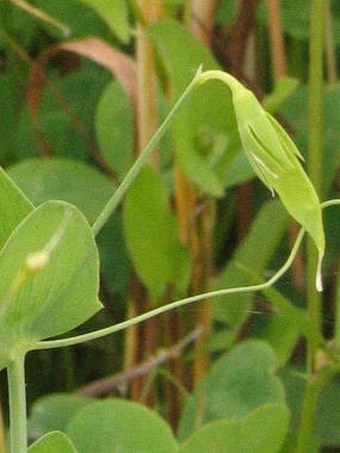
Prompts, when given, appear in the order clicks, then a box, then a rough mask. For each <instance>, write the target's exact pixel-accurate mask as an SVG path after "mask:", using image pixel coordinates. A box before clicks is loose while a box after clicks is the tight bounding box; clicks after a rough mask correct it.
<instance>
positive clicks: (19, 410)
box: [7, 355, 27, 453]
mask: <svg viewBox="0 0 340 453" xmlns="http://www.w3.org/2000/svg"><path fill="white" fill-rule="evenodd" d="M7 377H8V393H9V409H10V438H11V441H10V442H11V443H10V445H11V453H26V452H27V422H26V389H25V356H24V355H18V357H16V358H15V359H14V360H13V361H12V362H10V364H9V365H8V367H7Z"/></svg>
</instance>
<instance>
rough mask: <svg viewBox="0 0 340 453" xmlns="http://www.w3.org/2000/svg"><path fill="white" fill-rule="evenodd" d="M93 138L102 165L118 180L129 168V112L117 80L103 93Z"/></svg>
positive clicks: (131, 140)
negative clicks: (102, 161) (109, 169)
mask: <svg viewBox="0 0 340 453" xmlns="http://www.w3.org/2000/svg"><path fill="white" fill-rule="evenodd" d="M96 135H97V140H98V143H99V147H100V151H101V153H102V155H103V156H104V159H105V161H106V162H107V163H108V165H110V167H111V168H113V169H114V170H115V171H116V172H117V174H118V176H119V178H121V179H122V178H123V177H124V176H125V174H126V173H127V171H128V170H129V168H130V166H131V164H132V149H133V127H132V111H131V106H130V103H129V100H128V97H127V95H126V92H125V91H124V90H123V88H122V87H121V86H120V84H119V82H117V81H116V80H114V81H112V82H111V83H110V84H109V85H108V86H107V87H106V89H105V91H104V93H103V95H102V97H101V99H100V101H99V104H98V107H97V113H96Z"/></svg>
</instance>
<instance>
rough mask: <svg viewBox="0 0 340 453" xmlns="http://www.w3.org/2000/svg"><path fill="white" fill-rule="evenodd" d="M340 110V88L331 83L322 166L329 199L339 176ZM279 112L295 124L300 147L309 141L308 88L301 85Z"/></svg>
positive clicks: (325, 115) (323, 181)
mask: <svg viewBox="0 0 340 453" xmlns="http://www.w3.org/2000/svg"><path fill="white" fill-rule="evenodd" d="M339 109H340V87H339V86H337V85H336V86H330V87H327V88H326V89H325V93H324V117H325V118H324V123H323V142H324V153H323V156H322V157H323V159H322V162H320V165H322V167H323V172H322V184H323V190H322V193H323V194H324V197H325V198H327V194H328V192H329V189H330V187H331V185H332V182H333V181H334V178H335V177H336V175H337V171H338V168H339V163H340V145H339V143H340V129H339V124H338V112H339ZM280 113H281V114H282V115H283V116H284V118H286V119H287V121H288V122H289V123H290V124H292V125H293V126H294V132H295V135H296V142H297V144H298V146H299V148H300V149H301V150H305V149H307V146H308V145H307V144H308V89H307V87H306V86H301V87H299V88H298V89H297V90H296V92H295V93H294V94H293V95H292V96H290V97H289V98H288V99H287V100H286V101H285V102H284V104H283V105H282V106H281V108H280Z"/></svg>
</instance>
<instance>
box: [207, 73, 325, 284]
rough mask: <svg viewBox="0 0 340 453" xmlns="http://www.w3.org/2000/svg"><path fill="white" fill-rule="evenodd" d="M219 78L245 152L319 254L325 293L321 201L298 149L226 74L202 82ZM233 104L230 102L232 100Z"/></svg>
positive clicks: (253, 100)
mask: <svg viewBox="0 0 340 453" xmlns="http://www.w3.org/2000/svg"><path fill="white" fill-rule="evenodd" d="M212 79H217V80H220V81H222V82H223V83H224V84H226V85H227V87H228V88H229V89H230V90H231V93H232V101H233V105H234V109H235V115H236V121H237V125H238V130H239V134H240V139H241V142H242V146H243V150H244V152H245V153H246V156H247V158H248V160H249V162H250V164H251V165H252V167H253V169H254V171H255V173H256V174H257V176H258V177H259V179H260V180H261V181H262V182H263V183H264V184H265V185H266V186H267V187H268V188H269V189H270V191H271V192H272V194H273V195H274V192H277V194H278V195H279V197H280V199H281V201H282V203H283V204H284V206H285V207H286V209H287V210H288V212H289V213H290V214H291V215H292V216H293V217H294V219H295V220H296V221H297V222H299V223H300V224H301V225H302V227H303V228H304V229H305V230H306V231H307V232H308V233H309V235H310V236H311V237H312V239H313V240H314V242H315V245H316V247H317V249H318V253H319V262H318V269H317V275H316V287H317V289H318V290H319V291H321V290H322V282H321V261H322V258H323V256H324V252H325V236H324V230H323V222H322V213H321V207H320V202H319V199H318V196H317V193H316V192H315V189H314V187H313V185H312V183H311V181H310V180H309V178H308V176H307V175H306V173H305V171H304V170H303V168H302V166H301V164H300V162H299V158H301V159H302V156H301V154H300V152H299V151H298V149H297V147H296V146H295V144H294V143H293V141H292V140H291V139H290V137H289V136H288V134H287V133H286V132H285V130H284V129H283V128H282V127H281V126H280V124H279V123H278V122H277V121H276V120H275V119H274V118H273V117H272V116H271V115H270V114H269V113H267V112H266V111H265V110H264V109H263V107H262V106H261V104H260V103H259V102H258V100H257V99H256V97H255V96H254V94H253V93H252V92H251V91H249V90H248V89H247V88H245V87H244V86H243V85H242V84H241V83H240V82H238V80H237V79H235V78H234V77H233V76H231V75H230V74H227V73H224V72H222V71H207V72H206V73H203V74H202V76H201V80H202V82H206V81H208V80H209V81H210V80H212ZM228 103H229V99H228Z"/></svg>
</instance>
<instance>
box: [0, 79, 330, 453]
mask: <svg viewBox="0 0 340 453" xmlns="http://www.w3.org/2000/svg"><path fill="white" fill-rule="evenodd" d="M211 79H218V80H221V81H222V82H224V83H226V85H227V86H228V87H229V89H230V90H231V92H232V102H233V106H234V109H235V114H236V120H237V124H238V130H239V135H240V139H241V142H242V145H243V148H244V151H245V153H246V155H247V157H248V159H249V162H250V164H251V165H252V167H253V168H254V170H255V172H256V174H257V175H258V177H259V178H260V179H261V181H262V182H263V183H264V184H265V185H266V186H268V188H269V189H270V190H271V191H272V193H273V192H274V191H275V192H277V193H278V195H279V196H280V198H281V200H282V202H283V204H284V205H285V206H286V208H287V210H288V211H289V213H290V214H291V215H292V216H293V217H294V218H295V219H296V220H297V221H298V222H299V223H300V224H301V225H302V227H303V229H305V230H306V231H307V232H308V233H309V234H310V236H311V237H312V238H313V240H314V242H315V244H316V246H317V248H318V250H319V256H320V258H319V266H318V271H317V289H318V290H321V288H322V285H321V276H320V266H321V260H322V256H323V254H324V247H325V245H324V242H325V240H324V232H323V225H322V216H321V207H320V203H319V200H318V197H317V195H316V193H315V190H314V189H313V186H312V184H311V182H310V181H309V179H308V177H307V175H306V173H305V172H304V170H303V168H302V166H301V164H300V162H299V158H300V157H301V156H300V153H299V152H298V150H297V148H296V147H295V145H294V144H293V142H292V141H291V140H290V138H289V137H288V135H287V134H286V132H285V131H284V130H283V129H282V127H281V126H280V125H279V124H278V123H277V122H276V120H275V119H273V118H272V117H271V116H270V115H269V114H267V113H266V112H265V111H264V109H263V108H262V107H261V105H260V103H259V102H258V101H257V100H256V98H255V97H254V95H253V94H252V93H251V92H250V91H249V90H247V89H246V88H245V87H243V86H242V85H241V84H240V83H239V82H238V81H237V80H236V79H235V78H233V77H232V76H230V75H228V74H226V73H224V72H222V71H207V72H203V73H202V71H201V70H199V71H198V72H197V74H196V76H195V77H194V79H193V81H192V82H191V83H190V85H189V86H188V88H187V89H186V90H185V92H184V93H183V95H182V96H181V97H180V99H179V100H178V101H177V103H176V104H175V106H174V108H173V109H172V111H171V112H170V114H169V115H168V117H167V118H166V120H165V122H164V123H163V124H162V126H161V127H160V128H159V130H158V131H157V133H156V134H155V136H154V137H153V139H152V140H151V141H150V143H149V145H147V147H146V148H145V149H144V151H143V152H142V153H141V155H140V156H139V158H138V159H137V160H136V162H135V164H134V165H133V166H132V167H131V169H130V171H129V172H128V173H127V175H126V177H125V179H124V180H123V182H122V184H121V185H120V186H119V188H118V189H117V190H116V191H115V193H114V194H113V196H112V197H111V199H110V200H109V201H108V203H107V205H106V206H105V208H104V209H103V211H102V212H101V213H100V214H99V216H98V218H97V219H96V220H95V222H94V223H93V225H92V226H90V225H89V224H88V222H87V221H86V219H85V218H84V216H83V215H82V214H81V213H80V212H79V210H78V209H77V208H75V207H74V206H72V205H70V204H68V203H64V202H59V201H50V202H47V203H45V204H43V205H40V206H38V207H34V206H33V205H32V204H31V203H30V202H29V201H28V200H27V198H26V197H25V195H24V194H22V193H21V192H20V191H19V189H18V188H17V187H16V186H15V184H14V183H13V182H12V181H11V180H10V179H9V178H8V177H7V175H6V174H5V173H4V172H3V171H1V173H0V190H1V192H0V196H1V198H0V213H1V214H2V216H1V229H0V239H1V246H2V249H1V253H0V269H1V282H0V287H1V289H2V290H1V299H0V339H1V351H0V368H1V369H3V368H7V371H8V382H9V395H10V415H11V417H10V423H11V448H12V453H14V452H15V453H23V452H25V451H26V448H27V431H26V406H25V376H24V359H25V356H26V354H27V353H28V352H29V351H33V350H39V349H40V350H41V349H49V348H58V347H63V346H71V345H74V344H78V343H82V342H85V341H89V340H93V339H96V338H99V337H103V336H105V335H108V334H110V333H113V332H116V331H118V330H122V329H125V328H128V327H130V326H132V325H135V324H137V323H139V322H142V321H144V320H146V319H150V318H152V317H154V316H156V315H158V314H161V313H164V312H166V311H169V310H171V309H174V308H176V307H180V306H183V305H186V304H189V303H192V302H196V301H198V300H203V299H205V298H207V297H215V296H219V295H221V294H230V293H237V292H244V291H249V290H260V289H263V288H264V287H268V286H270V285H271V284H273V283H274V282H275V281H276V280H277V279H278V278H279V277H280V276H281V275H282V273H283V272H284V271H285V270H287V269H288V267H289V265H290V264H291V262H292V260H293V258H294V254H295V253H296V250H297V246H295V247H294V248H293V252H292V253H291V255H290V257H289V259H288V261H287V262H286V263H285V265H284V266H283V267H282V268H281V269H280V270H279V271H278V273H277V274H276V275H275V276H274V277H272V278H271V279H270V280H269V281H267V282H266V283H265V284H259V285H254V286H251V287H241V288H227V289H223V290H218V291H214V292H210V293H206V294H199V295H195V296H191V297H187V298H185V299H181V300H178V301H176V302H173V303H171V304H167V305H165V306H161V307H157V308H156V309H153V310H151V311H149V312H147V313H144V314H142V315H139V316H137V317H135V318H132V319H130V320H127V321H124V322H122V323H120V324H116V325H114V326H111V327H108V328H105V329H101V330H98V331H94V332H91V333H88V334H83V335H79V336H76V337H71V338H64V339H56V340H48V338H49V337H53V336H56V335H60V334H64V333H66V332H67V331H69V330H70V329H72V328H74V327H76V326H78V325H79V324H81V323H82V322H84V321H86V320H87V319H88V318H89V317H90V316H92V315H93V314H95V313H96V312H97V311H98V310H99V309H100V308H101V305H100V303H99V301H98V297H97V294H98V278H99V266H98V253H97V249H96V244H95V241H94V236H95V235H96V234H97V233H98V232H99V231H100V230H101V228H102V226H103V225H104V224H105V222H106V220H107V219H108V218H109V216H110V215H111V214H112V212H113V211H114V209H115V208H116V207H117V206H118V204H119V203H120V201H121V200H122V198H123V197H124V195H125V193H126V191H127V190H128V189H129V187H130V185H131V184H132V182H133V181H134V179H135V177H136V176H137V175H138V173H139V172H140V170H141V168H142V167H143V165H144V163H145V162H146V160H147V159H148V156H149V154H150V153H151V151H152V149H153V148H154V146H155V144H156V143H157V142H158V141H159V140H160V138H161V137H162V135H163V133H164V132H165V130H166V129H167V128H168V126H169V124H170V123H171V121H172V119H173V118H174V117H175V115H176V112H177V111H178V109H179V108H180V107H181V104H182V103H183V102H184V101H185V100H188V98H189V97H190V96H189V95H190V93H191V92H192V90H193V89H195V88H197V87H199V86H200V85H201V84H202V83H205V82H207V81H210V80H211ZM301 238H302V235H300V236H299V238H298V241H299V242H298V244H299V243H300V242H301ZM38 442H39V441H38ZM44 442H45V443H46V439H45V441H44ZM45 443H44V448H45V447H46V445H45ZM41 451H42V450H41Z"/></svg>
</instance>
